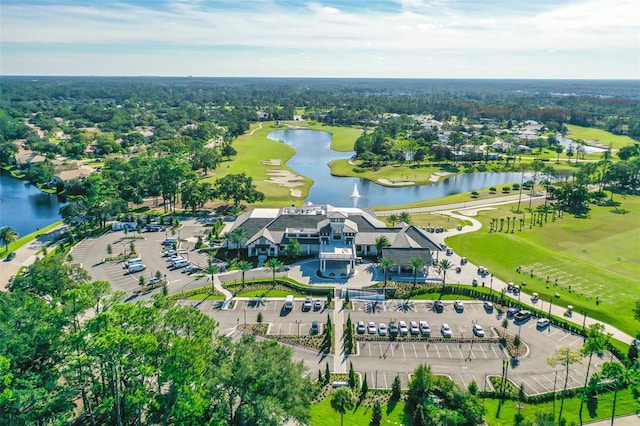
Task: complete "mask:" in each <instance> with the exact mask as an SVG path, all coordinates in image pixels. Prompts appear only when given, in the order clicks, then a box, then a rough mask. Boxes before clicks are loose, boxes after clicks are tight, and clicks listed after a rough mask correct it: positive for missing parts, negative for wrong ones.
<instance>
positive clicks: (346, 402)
mask: <svg viewBox="0 0 640 426" xmlns="http://www.w3.org/2000/svg"><path fill="white" fill-rule="evenodd" d="M355 406H356V397H355V396H353V392H351V389H349V388H339V389H337V390H336V391H335V392H333V395H331V408H333V409H334V410H335V411H336V412H337V413H338V414H340V425H344V415H345V413H346V412H347V411H348V410H353V408H354V407H355Z"/></svg>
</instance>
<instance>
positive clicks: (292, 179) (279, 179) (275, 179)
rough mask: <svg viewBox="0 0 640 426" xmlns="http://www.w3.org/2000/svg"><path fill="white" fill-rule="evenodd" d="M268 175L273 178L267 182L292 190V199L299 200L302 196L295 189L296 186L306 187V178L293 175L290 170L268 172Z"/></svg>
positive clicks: (300, 192)
mask: <svg viewBox="0 0 640 426" xmlns="http://www.w3.org/2000/svg"><path fill="white" fill-rule="evenodd" d="M271 161H273V160H271ZM277 161H280V160H277ZM267 174H268V175H269V176H271V178H270V179H269V180H267V181H266V182H270V183H275V184H276V185H280V186H284V187H286V188H290V189H289V191H290V193H291V196H292V197H296V198H299V197H301V196H302V191H300V190H299V189H293V188H294V187H296V186H302V185H304V178H303V177H302V176H299V175H297V174H295V173H292V172H290V171H289V170H268V171H267Z"/></svg>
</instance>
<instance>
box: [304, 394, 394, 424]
mask: <svg viewBox="0 0 640 426" xmlns="http://www.w3.org/2000/svg"><path fill="white" fill-rule="evenodd" d="M387 410H389V407H388V406H386V405H384V406H382V423H381V424H383V425H402V424H404V403H403V402H399V403H397V404H396V405H395V406H394V407H393V410H392V411H390V412H387ZM371 411H372V409H371V408H368V407H363V406H360V407H357V408H356V409H355V411H351V412H347V413H346V414H345V415H344V424H345V425H349V426H369V423H370V422H371ZM309 424H310V425H311V426H335V425H339V424H340V414H338V413H337V412H336V411H335V410H334V409H333V408H331V397H328V398H325V399H324V400H322V402H320V403H318V404H315V405H313V406H312V407H311V422H310V423H309Z"/></svg>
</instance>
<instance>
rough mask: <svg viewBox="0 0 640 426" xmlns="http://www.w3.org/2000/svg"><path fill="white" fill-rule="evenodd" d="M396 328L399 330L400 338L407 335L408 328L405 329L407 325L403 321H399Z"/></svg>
mask: <svg viewBox="0 0 640 426" xmlns="http://www.w3.org/2000/svg"><path fill="white" fill-rule="evenodd" d="M398 328H399V329H400V335H401V336H406V335H407V334H409V327H407V323H406V322H404V321H400V322H399V323H398Z"/></svg>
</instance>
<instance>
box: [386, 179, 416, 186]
mask: <svg viewBox="0 0 640 426" xmlns="http://www.w3.org/2000/svg"><path fill="white" fill-rule="evenodd" d="M378 182H380V183H381V184H383V185H387V186H407V185H415V182H412V181H409V180H400V181H397V182H392V181H390V180H389V179H385V178H381V179H378Z"/></svg>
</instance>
